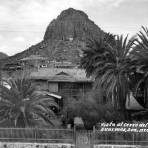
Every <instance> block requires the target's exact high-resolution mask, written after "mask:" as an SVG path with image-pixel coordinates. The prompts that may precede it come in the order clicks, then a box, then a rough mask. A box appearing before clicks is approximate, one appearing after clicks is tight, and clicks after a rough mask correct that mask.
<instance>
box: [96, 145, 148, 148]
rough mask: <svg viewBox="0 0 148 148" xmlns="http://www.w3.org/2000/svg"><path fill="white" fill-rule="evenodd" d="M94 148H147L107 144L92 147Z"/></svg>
mask: <svg viewBox="0 0 148 148" xmlns="http://www.w3.org/2000/svg"><path fill="white" fill-rule="evenodd" d="M94 148H148V147H147V146H146V147H144V146H142V147H141V146H136V145H109V144H108V145H107V144H100V145H94Z"/></svg>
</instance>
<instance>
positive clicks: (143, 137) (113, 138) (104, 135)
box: [93, 129, 148, 146]
mask: <svg viewBox="0 0 148 148" xmlns="http://www.w3.org/2000/svg"><path fill="white" fill-rule="evenodd" d="M93 135H94V136H93V141H94V145H102V144H105V145H131V146H132V145H143V146H145V145H148V133H147V132H141V133H138V132H101V131H100V130H97V129H94V131H93Z"/></svg>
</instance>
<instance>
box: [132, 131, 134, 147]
mask: <svg viewBox="0 0 148 148" xmlns="http://www.w3.org/2000/svg"><path fill="white" fill-rule="evenodd" d="M132 135H133V145H134V144H135V135H134V132H133V134H132Z"/></svg>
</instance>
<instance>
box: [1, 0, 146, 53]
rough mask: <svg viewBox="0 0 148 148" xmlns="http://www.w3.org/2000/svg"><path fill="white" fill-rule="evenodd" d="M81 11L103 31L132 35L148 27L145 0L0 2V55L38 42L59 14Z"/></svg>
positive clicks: (29, 0) (19, 0)
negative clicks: (70, 10)
mask: <svg viewBox="0 0 148 148" xmlns="http://www.w3.org/2000/svg"><path fill="white" fill-rule="evenodd" d="M68 8H74V9H77V10H82V11H84V12H85V13H86V14H87V15H88V17H89V18H90V19H91V20H92V21H94V22H95V24H97V25H98V26H99V27H100V28H101V29H103V30H104V31H105V32H110V33H113V34H123V35H127V34H129V36H133V35H135V34H136V33H137V32H139V31H140V30H141V26H146V27H148V0H0V52H4V53H6V54H8V55H10V56H11V55H14V54H16V53H18V52H21V51H23V50H25V49H27V48H29V47H30V46H32V45H35V44H36V43H38V42H40V41H41V40H42V39H43V37H44V33H45V31H46V28H47V26H48V25H49V23H50V22H51V21H52V20H53V19H55V18H56V17H57V16H58V15H59V14H60V13H61V11H63V10H65V9H68Z"/></svg>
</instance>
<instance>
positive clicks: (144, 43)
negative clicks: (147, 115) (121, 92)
mask: <svg viewBox="0 0 148 148" xmlns="http://www.w3.org/2000/svg"><path fill="white" fill-rule="evenodd" d="M135 45H136V46H135V48H134V50H133V51H132V54H133V55H134V58H135V60H137V73H139V74H141V75H142V76H141V78H140V79H139V81H138V83H137V85H136V92H137V91H138V89H139V88H140V87H141V86H142V85H143V89H144V90H143V91H144V92H145V96H144V97H145V98H147V97H148V90H147V88H148V28H147V27H143V26H142V30H141V31H140V32H139V33H138V34H137V40H136V43H135ZM146 102H147V103H148V101H146Z"/></svg>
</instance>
